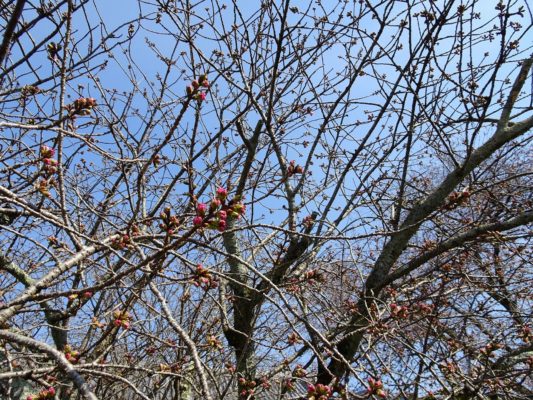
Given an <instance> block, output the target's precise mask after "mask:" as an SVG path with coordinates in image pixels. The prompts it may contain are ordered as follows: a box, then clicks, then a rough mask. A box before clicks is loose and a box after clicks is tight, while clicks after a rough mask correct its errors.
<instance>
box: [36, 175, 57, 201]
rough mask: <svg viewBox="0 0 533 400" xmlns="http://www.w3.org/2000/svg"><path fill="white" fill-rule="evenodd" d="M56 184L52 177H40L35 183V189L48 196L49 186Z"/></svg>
mask: <svg viewBox="0 0 533 400" xmlns="http://www.w3.org/2000/svg"><path fill="white" fill-rule="evenodd" d="M55 185H56V181H55V180H54V178H49V179H41V180H40V181H39V182H38V183H37V190H38V191H39V193H41V194H42V195H43V196H45V197H50V187H53V186H55Z"/></svg>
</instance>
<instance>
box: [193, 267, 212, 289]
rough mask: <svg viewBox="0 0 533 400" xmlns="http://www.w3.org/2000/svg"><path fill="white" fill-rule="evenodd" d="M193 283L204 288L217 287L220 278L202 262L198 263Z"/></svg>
mask: <svg viewBox="0 0 533 400" xmlns="http://www.w3.org/2000/svg"><path fill="white" fill-rule="evenodd" d="M193 285H194V286H196V287H201V288H202V289H204V290H209V289H216V288H217V287H218V279H217V278H216V277H215V276H213V274H211V273H210V272H209V270H208V269H206V268H204V267H203V266H202V264H198V266H197V267H196V271H195V272H194V279H193Z"/></svg>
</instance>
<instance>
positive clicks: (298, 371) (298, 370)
mask: <svg viewBox="0 0 533 400" xmlns="http://www.w3.org/2000/svg"><path fill="white" fill-rule="evenodd" d="M292 375H293V376H295V377H296V378H305V377H306V376H307V371H306V370H305V369H304V368H303V367H302V366H301V365H300V364H296V367H295V368H294V371H292Z"/></svg>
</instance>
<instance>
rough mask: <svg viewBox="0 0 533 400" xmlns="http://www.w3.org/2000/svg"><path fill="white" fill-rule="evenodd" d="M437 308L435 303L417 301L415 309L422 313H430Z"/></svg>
mask: <svg viewBox="0 0 533 400" xmlns="http://www.w3.org/2000/svg"><path fill="white" fill-rule="evenodd" d="M434 309H435V306H434V305H433V304H426V303H422V302H419V303H416V305H415V311H416V312H418V313H419V314H421V315H428V314H431V313H432V312H433V310H434Z"/></svg>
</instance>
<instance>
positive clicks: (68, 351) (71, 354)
mask: <svg viewBox="0 0 533 400" xmlns="http://www.w3.org/2000/svg"><path fill="white" fill-rule="evenodd" d="M63 353H64V354H65V358H66V359H67V361H68V362H69V363H71V364H76V363H77V362H78V361H79V360H80V352H79V351H76V350H74V349H73V348H72V347H71V346H70V345H68V344H67V345H66V346H65V348H64V349H63Z"/></svg>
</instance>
